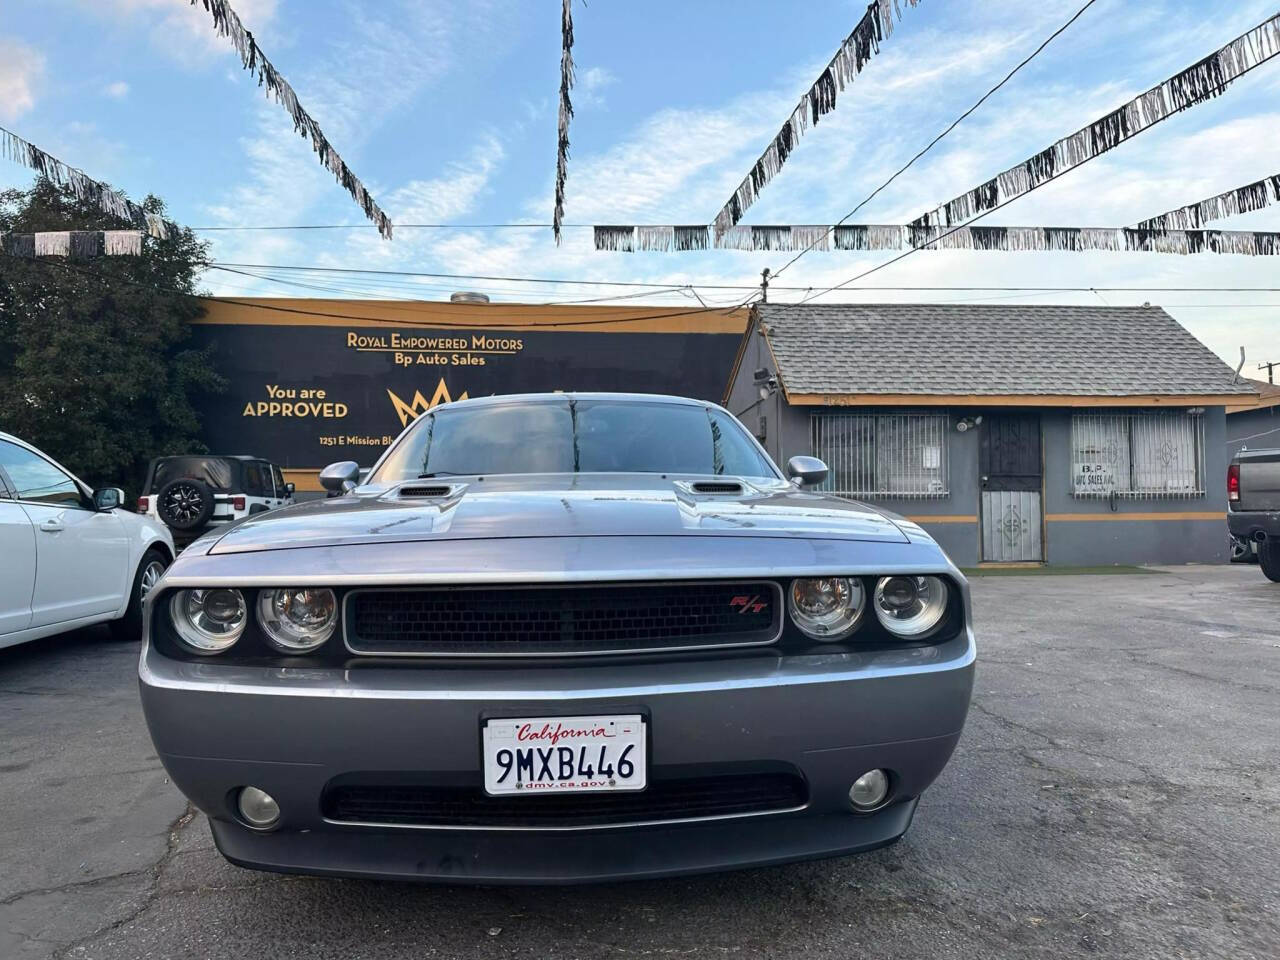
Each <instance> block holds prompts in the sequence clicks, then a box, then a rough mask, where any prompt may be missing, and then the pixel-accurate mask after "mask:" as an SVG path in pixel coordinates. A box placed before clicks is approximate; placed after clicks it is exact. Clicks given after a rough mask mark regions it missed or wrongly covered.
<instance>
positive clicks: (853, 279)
mask: <svg viewBox="0 0 1280 960" xmlns="http://www.w3.org/2000/svg"><path fill="white" fill-rule="evenodd" d="M1260 62H1261V61H1260ZM1248 69H1249V70H1252V69H1253V67H1249V68H1248ZM1236 79H1238V78H1237V77H1232V78H1229V79H1227V80H1225V81H1224V82H1222V83H1220V84H1218V85H1216V86H1215V87H1213V88H1212V89H1213V92H1212V93H1211V94H1209V93H1206V94H1205V96H1206V97H1207V96H1216V95H1217V94H1218V93H1220V92H1222V91H1223V90H1225V89H1226V88H1227V87H1229V86H1231V84H1232V83H1233V82H1234V81H1235V80H1236ZM1198 102H1202V101H1198ZM1180 112H1181V111H1172V112H1170V113H1166V114H1164V115H1162V116H1159V117H1157V118H1155V119H1154V120H1152V121H1151V122H1150V123H1148V124H1147V125H1146V126H1145V127H1143V128H1142V129H1143V130H1144V131H1146V130H1150V129H1151V128H1152V127H1155V126H1158V125H1159V124H1161V123H1163V122H1164V121H1165V120H1168V119H1169V118H1170V117H1173V116H1177V115H1178V113H1180ZM1107 152H1109V151H1105V150H1104V151H1101V152H1098V153H1092V154H1090V155H1089V156H1087V157H1085V158H1083V159H1082V160H1080V161H1079V162H1078V163H1074V164H1072V165H1071V166H1069V167H1067V168H1066V169H1065V170H1059V171H1057V172H1055V173H1054V174H1052V175H1051V176H1048V177H1045V178H1044V179H1043V180H1040V181H1038V182H1037V183H1033V184H1030V185H1028V187H1027V189H1026V190H1024V191H1022V192H1021V193H1018V194H1015V195H1014V196H1012V197H1009V198H1008V199H1007V200H1002V201H1000V202H999V203H997V204H996V205H995V206H993V207H989V208H987V209H986V210H984V211H982V212H981V213H979V214H978V215H977V216H974V217H970V218H969V219H968V220H966V221H965V222H964V223H963V224H959V225H957V226H954V227H952V228H951V229H949V230H947V231H946V232H945V233H941V234H939V235H938V236H936V237H929V239H928V241H927V242H926V243H924V244H923V245H921V246H918V247H912V248H911V249H910V250H905V251H903V252H902V253H900V254H898V256H896V257H893V258H892V259H890V260H886V261H885V262H884V263H881V264H877V265H876V266H874V267H872V268H871V269H869V270H864V271H863V272H862V273H859V274H857V275H855V276H853V277H850V278H849V279H848V280H843V281H841V282H840V283H837V284H836V285H835V286H833V287H827V288H825V289H823V290H820V291H818V292H817V293H813V294H810V295H808V296H806V297H805V298H804V299H803V300H801V301H800V302H801V303H808V302H809V301H810V300H813V299H815V298H816V297H821V296H824V295H826V294H828V293H832V292H833V291H835V290H840V289H843V288H844V287H847V286H848V285H849V284H851V283H857V282H858V281H859V280H861V279H863V278H864V277H869V276H871V274H873V273H878V272H879V271H881V270H883V269H884V268H885V267H891V266H893V265H894V264H895V263H897V262H898V261H900V260H905V259H906V258H907V257H909V256H911V255H912V254H913V253H919V252H920V251H921V250H924V249H926V248H928V247H930V246H934V245H935V244H937V243H938V241H940V240H944V239H946V238H947V237H949V236H951V235H952V234H953V233H957V232H958V231H960V230H967V229H968V228H969V227H970V226H972V225H973V224H975V223H977V222H978V221H979V220H982V219H985V218H986V217H989V216H990V215H991V214H993V213H995V212H996V211H997V210H1002V209H1004V208H1005V207H1007V206H1008V205H1009V204H1011V203H1013V202H1014V201H1015V200H1018V199H1020V198H1022V197H1025V196H1027V195H1028V194H1030V193H1033V192H1034V191H1036V190H1038V189H1040V188H1041V187H1043V186H1044V185H1045V184H1049V183H1053V182H1054V181H1055V180H1057V179H1058V178H1059V177H1061V176H1063V175H1064V174H1067V173H1071V172H1072V171H1074V170H1079V169H1080V168H1081V167H1083V166H1084V165H1085V164H1087V163H1089V162H1091V161H1093V160H1096V159H1098V157H1101V156H1104V155H1105V154H1106V153H1107ZM1093 289H1095V290H1096V289H1099V288H1097V287H1095V288H1093Z"/></svg>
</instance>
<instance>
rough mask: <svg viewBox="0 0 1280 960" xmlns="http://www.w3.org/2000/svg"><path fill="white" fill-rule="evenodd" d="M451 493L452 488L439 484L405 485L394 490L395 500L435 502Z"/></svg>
mask: <svg viewBox="0 0 1280 960" xmlns="http://www.w3.org/2000/svg"><path fill="white" fill-rule="evenodd" d="M451 493H453V487H451V486H449V485H448V484H441V483H406V484H405V485H404V486H402V487H399V488H398V489H397V490H396V499H397V500H437V499H439V498H440V497H447V496H449V494H451Z"/></svg>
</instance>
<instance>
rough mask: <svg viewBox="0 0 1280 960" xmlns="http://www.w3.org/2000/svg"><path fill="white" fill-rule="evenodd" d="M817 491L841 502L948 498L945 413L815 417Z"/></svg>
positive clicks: (813, 422) (820, 415)
mask: <svg viewBox="0 0 1280 960" xmlns="http://www.w3.org/2000/svg"><path fill="white" fill-rule="evenodd" d="M810 434H811V441H812V450H813V455H814V456H815V457H818V458H819V459H821V460H822V461H823V462H824V463H826V465H827V467H828V468H829V469H830V471H831V472H830V474H828V476H827V479H826V481H825V482H824V483H823V484H822V485H821V486H820V487H819V488H818V489H820V490H825V491H829V492H831V493H836V494H839V495H840V496H844V497H862V498H873V497H875V498H891V497H897V498H902V499H925V498H930V497H945V496H947V495H948V493H949V483H948V474H947V415H946V413H945V412H944V413H815V414H813V415H812V418H811V420H810Z"/></svg>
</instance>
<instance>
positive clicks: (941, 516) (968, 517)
mask: <svg viewBox="0 0 1280 960" xmlns="http://www.w3.org/2000/svg"><path fill="white" fill-rule="evenodd" d="M907 519H908V520H910V521H911V522H912V523H918V524H921V525H924V524H926V523H977V522H978V517H977V515H976V514H967V513H955V514H948V513H937V514H928V515H925V516H917V517H907Z"/></svg>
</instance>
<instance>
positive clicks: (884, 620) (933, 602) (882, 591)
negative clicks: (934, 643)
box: [874, 576, 947, 640]
mask: <svg viewBox="0 0 1280 960" xmlns="http://www.w3.org/2000/svg"><path fill="white" fill-rule="evenodd" d="M874 602H875V608H876V617H877V618H879V620H880V623H881V624H883V625H884V628H885V629H886V630H888V631H889V632H890V633H892V634H894V635H895V636H899V637H903V638H904V639H909V640H914V639H917V638H919V637H923V636H925V635H927V634H928V633H930V632H931V631H933V630H934V629H936V628H937V626H938V624H939V623H941V622H942V618H943V616H944V615H945V614H946V612H947V582H946V581H945V580H943V579H941V578H940V577H911V576H901V577H881V578H880V579H879V581H877V582H876V594H875V601H874Z"/></svg>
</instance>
